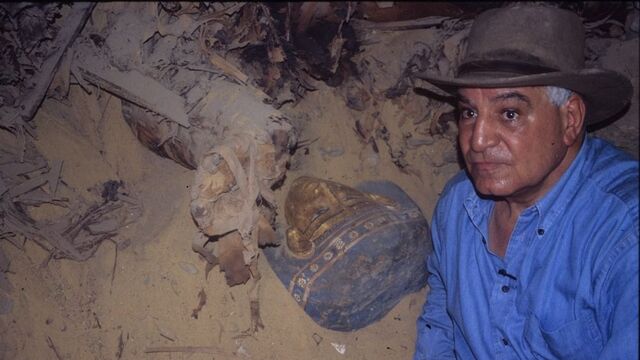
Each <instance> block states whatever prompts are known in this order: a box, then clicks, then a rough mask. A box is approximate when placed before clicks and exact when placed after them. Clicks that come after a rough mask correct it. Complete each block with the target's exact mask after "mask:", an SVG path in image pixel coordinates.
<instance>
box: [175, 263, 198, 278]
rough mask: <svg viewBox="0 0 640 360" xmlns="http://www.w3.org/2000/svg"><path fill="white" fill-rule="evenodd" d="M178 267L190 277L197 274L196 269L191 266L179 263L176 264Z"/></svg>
mask: <svg viewBox="0 0 640 360" xmlns="http://www.w3.org/2000/svg"><path fill="white" fill-rule="evenodd" d="M178 265H180V268H181V269H182V270H183V271H184V272H186V273H189V274H192V275H195V274H197V273H198V269H196V267H195V266H193V264H190V263H187V262H183V261H181V262H180V263H178Z"/></svg>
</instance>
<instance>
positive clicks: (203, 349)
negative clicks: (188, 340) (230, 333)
mask: <svg viewBox="0 0 640 360" xmlns="http://www.w3.org/2000/svg"><path fill="white" fill-rule="evenodd" d="M144 352H145V353H147V354H152V353H192V354H195V353H200V354H211V355H215V356H220V358H221V359H238V357H237V356H236V355H234V354H231V353H228V352H226V351H224V350H222V349H219V348H217V347H215V346H153V347H148V348H146V349H145V350H144Z"/></svg>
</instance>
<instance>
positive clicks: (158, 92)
mask: <svg viewBox="0 0 640 360" xmlns="http://www.w3.org/2000/svg"><path fill="white" fill-rule="evenodd" d="M78 69H79V70H80V73H81V75H82V77H83V78H84V79H85V80H87V81H89V82H90V83H92V84H94V85H96V86H98V87H99V88H101V89H104V90H106V91H108V92H110V93H112V94H113V95H115V96H117V97H119V98H121V99H124V100H127V101H130V102H132V103H134V104H136V105H139V106H142V107H144V108H146V109H149V110H151V111H153V112H155V113H157V114H159V115H162V116H164V117H166V118H167V119H168V120H170V121H173V122H175V123H177V124H180V125H181V126H184V127H185V128H188V127H190V126H191V124H190V123H189V118H188V115H187V112H186V110H185V107H184V100H183V99H182V98H181V97H179V96H178V95H176V94H174V93H173V92H171V91H170V90H168V89H167V88H165V87H164V86H163V85H162V84H160V83H159V82H158V81H156V80H155V79H152V78H150V77H147V76H144V75H142V74H140V73H139V72H137V71H128V72H121V71H118V70H116V69H113V68H110V67H109V66H108V65H106V64H104V62H103V61H101V60H100V59H97V58H93V59H85V60H83V61H82V63H80V64H79V65H78Z"/></svg>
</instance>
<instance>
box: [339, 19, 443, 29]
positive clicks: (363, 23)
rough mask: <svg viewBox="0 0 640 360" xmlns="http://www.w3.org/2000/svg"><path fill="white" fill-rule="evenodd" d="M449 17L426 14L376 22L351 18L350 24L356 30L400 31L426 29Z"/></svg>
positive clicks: (439, 23)
mask: <svg viewBox="0 0 640 360" xmlns="http://www.w3.org/2000/svg"><path fill="white" fill-rule="evenodd" d="M448 19H451V18H449V17H446V16H428V17H425V18H421V19H414V20H404V21H389V22H383V23H377V22H373V21H367V20H360V19H351V25H352V26H353V28H354V29H356V31H357V30H378V31H401V30H414V29H426V28H430V27H434V26H438V25H441V24H442V23H443V22H444V21H445V20H448Z"/></svg>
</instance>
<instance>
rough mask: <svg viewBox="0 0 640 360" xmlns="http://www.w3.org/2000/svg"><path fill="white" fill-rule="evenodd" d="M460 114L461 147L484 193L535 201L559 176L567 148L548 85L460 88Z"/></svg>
mask: <svg viewBox="0 0 640 360" xmlns="http://www.w3.org/2000/svg"><path fill="white" fill-rule="evenodd" d="M459 112H460V116H459V119H458V129H459V144H460V148H461V151H462V154H463V156H464V160H465V163H466V166H467V171H468V172H469V175H470V176H471V178H472V180H473V182H474V185H475V187H476V190H477V191H478V192H479V193H480V194H483V195H487V196H493V197H501V198H522V199H524V200H526V201H535V200H536V199H537V198H539V197H541V196H542V195H543V194H544V193H545V192H546V191H547V190H548V188H549V187H550V186H552V184H553V183H554V182H555V181H557V179H559V176H560V175H561V174H555V171H556V170H558V166H559V164H560V163H561V162H562V161H563V159H564V157H565V155H566V152H567V146H566V145H565V144H564V143H563V135H564V133H563V130H562V129H563V122H562V117H561V113H560V111H559V109H558V108H557V107H556V106H554V105H553V104H551V103H550V102H549V100H548V98H547V95H546V92H545V90H544V87H526V88H504V89H461V90H460V101H459Z"/></svg>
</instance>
